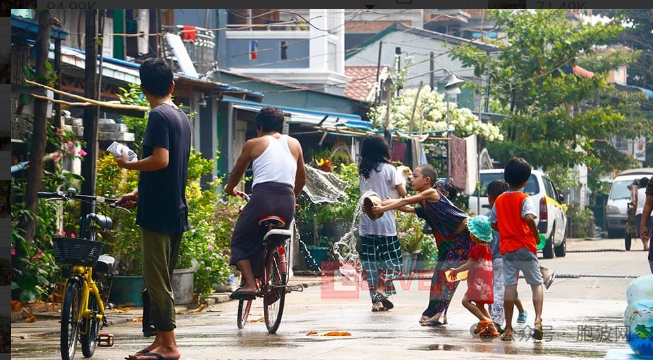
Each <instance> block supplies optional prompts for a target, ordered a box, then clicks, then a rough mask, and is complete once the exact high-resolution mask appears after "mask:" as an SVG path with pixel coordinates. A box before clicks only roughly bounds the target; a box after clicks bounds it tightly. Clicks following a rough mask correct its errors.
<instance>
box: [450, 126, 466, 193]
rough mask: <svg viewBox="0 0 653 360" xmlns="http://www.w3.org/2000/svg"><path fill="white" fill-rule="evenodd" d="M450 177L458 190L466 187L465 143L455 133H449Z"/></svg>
mask: <svg viewBox="0 0 653 360" xmlns="http://www.w3.org/2000/svg"><path fill="white" fill-rule="evenodd" d="M450 136H451V137H450V139H449V141H450V146H449V150H450V154H449V156H451V178H452V179H453V186H455V187H456V189H458V190H465V188H466V187H467V143H466V141H465V139H461V138H459V137H457V136H455V135H453V134H452V135H450Z"/></svg>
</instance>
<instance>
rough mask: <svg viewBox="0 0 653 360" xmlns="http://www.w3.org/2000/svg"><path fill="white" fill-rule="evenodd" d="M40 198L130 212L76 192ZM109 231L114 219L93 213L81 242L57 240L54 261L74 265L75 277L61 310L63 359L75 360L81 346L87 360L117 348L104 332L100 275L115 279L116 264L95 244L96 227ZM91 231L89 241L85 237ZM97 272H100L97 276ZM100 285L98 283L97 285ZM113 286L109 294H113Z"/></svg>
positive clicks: (67, 287)
mask: <svg viewBox="0 0 653 360" xmlns="http://www.w3.org/2000/svg"><path fill="white" fill-rule="evenodd" d="M38 196H39V197H40V198H45V199H47V200H46V201H49V200H63V201H68V200H79V201H82V202H87V203H89V202H91V203H93V202H94V203H107V204H111V205H110V206H111V207H113V208H118V209H123V210H125V211H129V210H127V209H124V208H121V207H119V206H116V205H115V204H114V203H115V202H116V199H108V198H104V197H101V196H90V195H77V191H76V190H75V189H73V188H71V189H68V191H66V192H65V193H64V192H61V191H59V192H39V193H38ZM95 225H97V226H99V227H100V228H101V229H104V230H108V229H110V228H111V227H112V226H113V221H112V220H111V218H109V217H107V216H105V215H100V214H95V213H90V214H88V215H86V216H85V217H84V218H83V219H80V226H81V228H80V233H79V238H66V237H55V238H54V239H53V244H54V257H55V260H56V261H57V263H59V264H61V265H72V267H73V268H72V274H71V275H70V276H69V277H68V279H67V280H66V283H65V285H64V296H63V303H62V306H61V335H60V345H61V359H62V360H72V359H74V357H75V352H76V350H77V342H78V340H79V342H80V343H81V347H82V354H83V355H84V357H87V358H88V357H91V356H93V354H94V353H95V349H96V348H97V346H101V347H111V346H113V335H112V334H101V333H100V330H101V329H102V328H103V327H104V326H108V323H107V320H106V316H105V307H104V302H103V300H102V294H103V293H104V292H105V286H104V284H103V283H102V282H101V281H99V278H98V275H97V274H107V275H108V276H111V275H112V274H113V271H114V269H115V266H116V261H115V259H114V258H113V257H111V256H108V255H101V252H102V249H103V247H104V243H101V242H98V241H96V240H95V232H96V226H95ZM87 231H88V233H89V236H88V239H84V238H83V237H84V236H85V235H86V232H87ZM94 270H95V271H96V272H97V273H95V274H94ZM96 281H97V282H96ZM110 288H111V287H110V286H109V290H108V292H110V291H111V289H110Z"/></svg>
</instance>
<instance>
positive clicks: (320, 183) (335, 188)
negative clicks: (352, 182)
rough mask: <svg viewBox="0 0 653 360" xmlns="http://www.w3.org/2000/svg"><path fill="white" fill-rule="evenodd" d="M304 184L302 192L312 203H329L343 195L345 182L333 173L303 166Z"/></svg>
mask: <svg viewBox="0 0 653 360" xmlns="http://www.w3.org/2000/svg"><path fill="white" fill-rule="evenodd" d="M305 168H306V185H305V186H304V190H303V191H304V193H305V194H306V195H307V196H308V198H309V199H310V200H311V202H312V203H314V204H325V203H326V204H331V203H334V202H336V201H338V200H339V199H340V198H342V197H343V196H345V192H344V189H345V187H347V182H346V181H344V180H342V179H341V178H339V177H338V176H337V175H335V174H333V173H328V172H324V171H322V170H319V169H316V168H314V167H311V166H308V165H306V166H305Z"/></svg>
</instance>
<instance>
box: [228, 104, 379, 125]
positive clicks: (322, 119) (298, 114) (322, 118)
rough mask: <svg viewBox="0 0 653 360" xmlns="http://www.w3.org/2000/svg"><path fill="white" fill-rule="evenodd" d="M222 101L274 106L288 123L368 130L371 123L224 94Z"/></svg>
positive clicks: (247, 106)
mask: <svg viewBox="0 0 653 360" xmlns="http://www.w3.org/2000/svg"><path fill="white" fill-rule="evenodd" d="M222 101H225V102H230V103H232V104H233V107H234V108H236V109H241V110H247V111H254V112H258V111H259V110H261V109H263V108H264V107H268V106H274V107H277V108H279V109H280V110H281V111H283V112H284V113H287V114H289V115H290V119H289V122H290V123H299V124H308V125H315V126H345V127H347V128H355V129H363V130H370V129H372V123H371V122H369V121H363V120H362V119H361V117H360V116H358V115H353V114H343V113H336V112H331V111H324V110H308V109H301V108H294V107H288V106H277V105H269V104H263V103H257V102H253V101H247V100H242V99H236V98H232V97H227V96H225V97H224V98H223V99H222Z"/></svg>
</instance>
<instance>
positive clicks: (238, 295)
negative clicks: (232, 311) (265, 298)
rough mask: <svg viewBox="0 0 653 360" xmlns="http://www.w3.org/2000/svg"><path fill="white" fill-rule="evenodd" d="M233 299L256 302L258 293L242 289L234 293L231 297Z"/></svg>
mask: <svg viewBox="0 0 653 360" xmlns="http://www.w3.org/2000/svg"><path fill="white" fill-rule="evenodd" d="M229 297H230V298H232V299H238V300H241V299H244V300H254V299H256V293H255V292H253V291H242V290H240V289H238V290H236V291H234V292H232V293H231V295H229Z"/></svg>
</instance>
